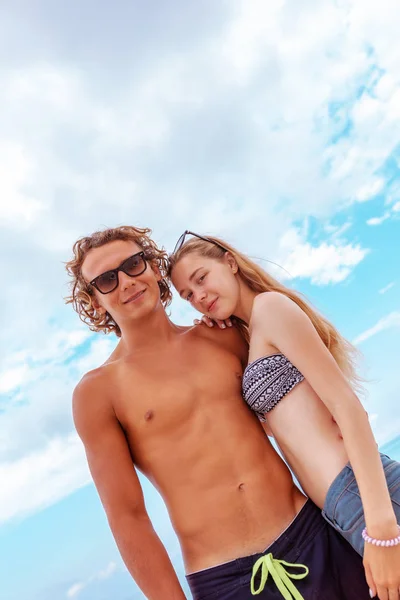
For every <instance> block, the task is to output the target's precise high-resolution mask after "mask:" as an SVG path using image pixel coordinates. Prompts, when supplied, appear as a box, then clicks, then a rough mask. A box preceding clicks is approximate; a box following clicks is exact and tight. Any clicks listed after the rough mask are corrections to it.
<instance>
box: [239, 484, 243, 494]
mask: <svg viewBox="0 0 400 600" xmlns="http://www.w3.org/2000/svg"><path fill="white" fill-rule="evenodd" d="M238 490H240V491H241V492H242V491H243V490H244V483H239V485H238Z"/></svg>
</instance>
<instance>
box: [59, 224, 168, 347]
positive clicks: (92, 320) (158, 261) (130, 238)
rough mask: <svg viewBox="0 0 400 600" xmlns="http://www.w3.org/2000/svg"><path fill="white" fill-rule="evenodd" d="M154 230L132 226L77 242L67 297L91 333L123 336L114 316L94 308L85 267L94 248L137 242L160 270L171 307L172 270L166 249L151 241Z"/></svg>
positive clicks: (161, 284) (69, 264)
mask: <svg viewBox="0 0 400 600" xmlns="http://www.w3.org/2000/svg"><path fill="white" fill-rule="evenodd" d="M150 235H151V229H149V228H147V227H146V228H144V229H142V228H140V227H131V226H129V225H122V226H121V227H114V228H112V229H105V230H103V231H96V232H95V233H93V234H92V235H89V236H86V237H82V238H80V239H79V240H78V241H77V242H75V244H74V246H73V248H72V251H73V254H74V258H73V259H72V260H70V261H69V262H67V263H66V265H65V268H66V270H67V272H68V275H70V277H71V278H72V281H70V287H71V294H70V296H67V297H66V298H65V302H66V304H72V306H73V308H74V310H75V311H76V312H77V313H78V315H79V318H80V319H81V321H83V322H84V323H86V325H88V326H89V329H91V331H103V332H104V333H110V332H111V331H114V332H115V333H116V335H117V336H118V337H120V336H121V330H120V328H119V326H118V325H117V323H116V322H115V321H114V319H113V318H112V316H111V315H110V314H109V313H108V312H106V313H105V314H100V313H98V312H97V311H96V309H95V308H94V306H93V296H94V288H93V287H92V286H91V285H90V284H88V283H86V281H85V280H84V278H83V275H82V264H83V261H84V260H85V258H86V256H87V255H88V253H89V251H90V250H92V249H93V248H100V247H101V246H105V245H106V244H109V243H110V242H114V241H116V240H123V241H126V242H136V244H137V245H138V246H140V248H141V249H142V250H143V251H144V253H145V258H146V260H147V261H148V262H149V263H151V264H152V265H153V266H155V267H158V269H159V271H160V273H161V276H162V279H161V281H159V288H160V298H161V302H162V303H163V305H164V307H167V306H168V305H169V304H170V303H171V300H172V293H171V289H170V284H169V282H168V280H167V279H166V274H167V271H168V255H167V252H166V251H165V250H164V249H163V248H159V247H158V246H157V244H156V243H155V242H154V241H153V240H152V239H151V238H150Z"/></svg>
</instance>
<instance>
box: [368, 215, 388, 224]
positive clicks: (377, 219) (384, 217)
mask: <svg viewBox="0 0 400 600" xmlns="http://www.w3.org/2000/svg"><path fill="white" fill-rule="evenodd" d="M387 219H390V213H385V214H384V215H382V216H381V217H371V218H370V219H368V220H367V225H371V226H375V225H381V224H382V223H383V222H384V221H387Z"/></svg>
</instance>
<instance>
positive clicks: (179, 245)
mask: <svg viewBox="0 0 400 600" xmlns="http://www.w3.org/2000/svg"><path fill="white" fill-rule="evenodd" d="M188 235H193V236H194V237H197V238H198V239H199V240H203V242H208V243H209V244H214V246H218V248H221V250H223V251H224V252H228V250H227V249H226V248H224V246H222V244H219V243H218V242H214V240H211V239H210V238H208V237H205V236H202V235H199V234H198V233H194V231H189V230H188V229H186V231H185V232H184V233H182V235H181V237H180V238H179V239H178V241H177V242H176V244H175V248H174V251H173V253H172V254H176V253H177V252H178V251H179V250H180V249H181V248H182V246H183V244H184V243H185V239H186V236H188Z"/></svg>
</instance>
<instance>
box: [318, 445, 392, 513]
mask: <svg viewBox="0 0 400 600" xmlns="http://www.w3.org/2000/svg"><path fill="white" fill-rule="evenodd" d="M380 457H381V461H382V466H383V468H384V469H385V468H386V467H387V465H388V464H390V463H392V462H393V460H392V459H391V458H390V457H389V456H387V455H386V454H382V452H380ZM353 481H355V475H354V471H353V467H352V466H351V464H350V463H349V462H348V463H347V464H346V465H345V466H344V467H343V469H342V470H341V471H340V473H339V474H338V475H337V476H336V477H335V479H334V480H333V481H332V483H331V485H330V486H329V489H328V493H327V494H326V498H325V502H324V507H323V513H325V514H326V515H334V514H335V512H336V506H337V504H338V502H339V500H340V499H341V497H342V495H343V494H345V493H346V491H347V487H348V486H349V485H350V484H351V483H352V482H353Z"/></svg>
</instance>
